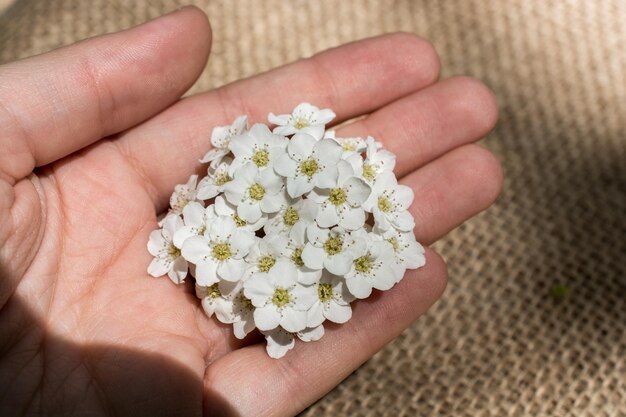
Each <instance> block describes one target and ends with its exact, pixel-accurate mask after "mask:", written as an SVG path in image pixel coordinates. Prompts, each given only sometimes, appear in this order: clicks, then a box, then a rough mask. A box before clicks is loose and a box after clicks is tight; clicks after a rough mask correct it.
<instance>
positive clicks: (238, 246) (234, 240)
mask: <svg viewBox="0 0 626 417" xmlns="http://www.w3.org/2000/svg"><path fill="white" fill-rule="evenodd" d="M254 242H255V236H254V233H252V232H250V231H248V230H243V229H236V230H235V231H234V232H233V233H232V237H231V239H230V240H229V243H230V248H231V250H232V251H233V258H236V259H239V258H242V257H244V256H246V255H247V254H248V253H249V252H250V249H251V248H252V246H253V245H254Z"/></svg>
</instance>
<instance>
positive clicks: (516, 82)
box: [0, 0, 626, 417]
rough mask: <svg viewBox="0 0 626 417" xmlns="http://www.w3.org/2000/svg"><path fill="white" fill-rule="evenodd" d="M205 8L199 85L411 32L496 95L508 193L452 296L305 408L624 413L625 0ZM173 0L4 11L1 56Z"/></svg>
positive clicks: (449, 252) (273, 1) (466, 235)
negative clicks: (207, 54) (559, 291)
mask: <svg viewBox="0 0 626 417" xmlns="http://www.w3.org/2000/svg"><path fill="white" fill-rule="evenodd" d="M11 3H14V4H12V5H11ZM194 3H195V4H196V5H198V6H199V7H201V8H202V9H204V10H205V12H206V13H207V14H208V15H209V17H210V19H211V22H212V26H213V33H214V41H213V52H212V57H211V59H210V62H209V64H208V67H207V68H206V70H205V72H204V74H203V75H202V77H201V78H200V80H199V81H198V82H197V84H196V85H195V86H194V88H193V89H192V92H197V91H201V90H204V89H208V88H211V87H215V86H218V85H221V84H224V83H227V82H229V81H233V80H235V79H238V78H241V77H244V76H249V75H252V74H254V73H257V72H260V71H263V70H267V69H269V68H272V67H274V66H277V65H280V64H283V63H285V62H288V61H292V60H295V59H297V58H299V57H303V56H308V55H311V54H313V53H314V52H316V51H320V50H323V49H325V48H328V47H331V46H335V45H339V44H342V43H344V42H348V41H351V40H355V39H359V38H364V37H368V36H372V35H376V34H380V33H384V32H392V31H398V30H404V31H411V32H415V33H417V34H419V35H421V36H423V37H426V38H428V39H430V40H431V41H432V42H433V43H434V44H435V46H436V47H437V49H438V51H439V52H440V54H441V58H442V62H443V75H444V76H449V75H451V74H461V73H462V74H471V75H473V76H476V77H478V78H480V79H482V80H484V81H485V82H486V83H487V84H488V85H489V86H490V87H491V88H492V89H493V90H494V91H495V92H496V94H497V96H498V98H499V103H500V109H501V120H500V123H499V125H498V127H497V128H496V130H495V132H494V133H493V134H491V135H490V136H489V137H488V138H487V139H486V141H485V144H486V146H488V147H489V148H490V149H491V150H493V151H494V152H495V153H496V155H498V157H499V158H500V160H501V161H502V163H503V165H504V168H505V172H506V181H505V187H504V192H503V194H502V197H501V198H500V199H499V201H498V202H497V203H496V205H495V206H494V207H493V208H491V209H489V210H488V211H486V212H484V213H483V214H481V215H479V216H478V217H476V218H474V219H473V220H471V221H470V222H468V223H467V224H465V225H464V226H462V227H460V228H459V229H457V230H455V231H454V232H452V233H450V234H449V235H448V236H447V237H446V238H445V239H443V240H442V241H441V242H439V243H438V244H436V245H435V247H436V249H438V250H440V251H441V252H442V253H443V255H444V256H445V258H446V259H447V261H448V265H449V268H450V283H449V287H448V289H447V292H446V294H445V295H444V296H443V298H442V300H441V301H440V302H439V303H438V304H436V305H435V306H434V307H433V308H432V309H431V310H430V311H429V312H428V313H427V314H426V315H424V316H423V317H422V318H420V319H419V320H418V321H417V322H416V323H415V324H414V325H413V326H412V327H410V328H409V329H408V330H406V331H405V332H404V333H403V334H402V335H401V336H400V337H399V338H397V339H396V340H395V341H394V342H392V343H391V344H389V345H388V346H387V347H386V348H384V349H383V350H382V351H381V352H380V353H378V354H377V355H376V356H375V357H374V358H372V359H371V360H370V361H369V362H367V363H366V364H365V365H364V366H362V367H361V368H360V369H359V370H358V371H356V372H355V373H354V374H353V375H351V376H350V377H349V378H348V379H347V380H345V381H344V382H343V383H342V384H341V385H340V386H339V387H337V388H336V389H335V390H334V391H332V392H331V393H329V394H328V395H327V396H326V397H324V398H323V399H321V400H320V401H319V402H318V403H316V404H314V405H313V406H311V407H310V408H309V409H308V410H306V411H305V412H303V414H302V415H304V416H379V415H384V416H415V415H442V416H502V415H509V416H593V417H603V416H620V417H624V416H626V398H625V397H626V260H625V257H626V243H625V242H626V239H625V238H626V137H625V136H626V70H625V68H626V29H625V27H626V25H624V23H625V22H626V2H624V1H623V0H604V1H589V0H578V1H577V0H561V1H543V0H510V1H506V2H504V1H499V0H464V1H454V0H441V1H435V0H431V1H428V0H415V1H410V0H404V1H401V0H397V1H392V0H389V1H384V0H380V1H374V0H372V1H359V0H337V1H331V0H326V1H305V0H293V1H286V0H285V1H279V0H268V1H253V0H241V1H226V0H223V1H211V0H199V1H195V2H194ZM180 5H182V2H178V1H176V0H158V1H149V0H127V1H124V0H93V1H78V0H74V1H73V0H39V1H37V0H18V1H16V2H12V1H11V0H0V6H2V7H3V8H4V14H3V15H2V16H1V17H0V62H6V61H9V60H13V59H16V58H20V57H25V56H28V55H32V54H35V53H39V52H43V51H46V50H49V49H51V48H55V47H58V46H61V45H65V44H69V43H71V42H74V41H76V40H78V39H82V38H85V37H88V36H93V35H97V34H100V33H104V32H110V31H115V30H119V29H122V28H126V27H129V26H131V25H135V24H138V23H140V22H142V21H145V20H147V19H149V18H151V17H155V16H157V15H160V14H162V13H164V12H167V11H170V10H172V9H174V8H176V7H179V6H180ZM558 285H565V286H567V287H568V288H569V294H568V295H566V296H565V297H561V298H560V299H559V297H555V294H554V292H553V289H554V287H555V286H558Z"/></svg>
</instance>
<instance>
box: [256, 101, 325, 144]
mask: <svg viewBox="0 0 626 417" xmlns="http://www.w3.org/2000/svg"><path fill="white" fill-rule="evenodd" d="M335 116H336V115H335V112H333V111H332V110H331V109H323V110H320V109H319V108H318V107H315V106H313V105H311V104H309V103H301V104H298V105H297V106H296V108H295V109H293V112H292V113H291V114H281V115H278V116H277V115H275V114H274V113H270V114H269V116H268V120H269V122H270V123H273V124H275V125H277V127H275V128H274V133H276V134H279V135H284V136H289V135H293V134H294V133H307V134H309V135H311V136H313V137H314V138H315V139H317V140H319V139H321V138H322V136H323V135H324V129H325V125H326V124H327V123H328V122H330V121H331V120H333V119H334V118H335Z"/></svg>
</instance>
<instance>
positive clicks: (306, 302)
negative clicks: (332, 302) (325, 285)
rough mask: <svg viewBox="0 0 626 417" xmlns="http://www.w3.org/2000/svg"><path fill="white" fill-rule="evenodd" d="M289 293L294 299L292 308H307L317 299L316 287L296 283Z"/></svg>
mask: <svg viewBox="0 0 626 417" xmlns="http://www.w3.org/2000/svg"><path fill="white" fill-rule="evenodd" d="M291 295H292V296H293V297H294V298H295V299H296V305H295V306H294V310H308V309H309V308H311V306H312V305H313V304H315V302H316V301H318V296H317V287H315V286H308V287H305V286H304V285H296V286H295V287H294V288H293V289H292V290H291Z"/></svg>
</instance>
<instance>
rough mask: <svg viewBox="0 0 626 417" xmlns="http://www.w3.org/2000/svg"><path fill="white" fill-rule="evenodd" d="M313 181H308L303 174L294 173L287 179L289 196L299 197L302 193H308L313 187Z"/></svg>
mask: <svg viewBox="0 0 626 417" xmlns="http://www.w3.org/2000/svg"><path fill="white" fill-rule="evenodd" d="M313 185H314V184H313V181H309V178H308V177H305V176H304V175H296V176H295V177H293V178H288V179H287V193H289V196H290V197H291V198H297V197H300V196H301V195H302V194H304V193H308V192H309V191H311V190H312V189H313Z"/></svg>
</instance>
